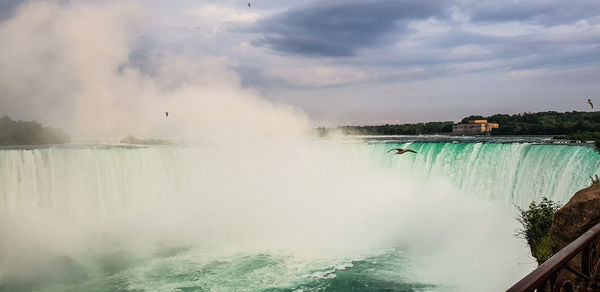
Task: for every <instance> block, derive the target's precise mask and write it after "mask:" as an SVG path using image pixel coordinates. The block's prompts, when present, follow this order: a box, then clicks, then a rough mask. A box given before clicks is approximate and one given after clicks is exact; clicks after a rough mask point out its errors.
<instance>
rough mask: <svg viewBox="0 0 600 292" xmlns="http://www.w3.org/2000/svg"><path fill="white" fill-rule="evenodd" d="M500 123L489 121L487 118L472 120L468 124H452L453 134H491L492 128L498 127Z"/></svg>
mask: <svg viewBox="0 0 600 292" xmlns="http://www.w3.org/2000/svg"><path fill="white" fill-rule="evenodd" d="M499 126H500V125H499V124H498V123H488V121H487V120H471V121H469V122H468V123H466V124H456V125H454V126H452V134H456V135H489V134H490V132H492V129H496V128H498V127H499Z"/></svg>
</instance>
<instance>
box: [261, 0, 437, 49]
mask: <svg viewBox="0 0 600 292" xmlns="http://www.w3.org/2000/svg"><path fill="white" fill-rule="evenodd" d="M444 3H445V2H442V1H392V0H382V1H373V2H368V3H365V2H356V1H343V2H340V1H337V2H334V3H318V4H312V5H309V6H304V7H299V8H292V9H289V10H287V11H285V12H282V13H279V14H276V15H274V16H272V17H270V18H267V19H265V20H263V21H261V22H259V23H258V24H257V28H256V30H257V31H258V32H260V33H262V34H263V35H264V37H263V38H261V39H258V40H255V41H254V42H253V44H254V45H257V46H266V47H269V48H271V49H273V50H277V51H282V52H288V53H295V54H304V55H318V56H335V57H341V56H352V55H354V54H355V52H356V50H357V49H359V48H363V47H369V46H375V45H377V44H379V43H380V42H384V41H385V35H386V34H387V33H390V32H392V31H393V32H394V33H396V34H398V33H403V32H406V30H407V27H406V24H407V23H408V22H409V21H410V20H416V19H426V18H429V17H440V16H442V15H443V14H444V11H445V5H443V4H444Z"/></svg>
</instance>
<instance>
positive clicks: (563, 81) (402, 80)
mask: <svg viewBox="0 0 600 292" xmlns="http://www.w3.org/2000/svg"><path fill="white" fill-rule="evenodd" d="M94 1H95V2H98V1H99V0H94ZM22 2H24V1H19V0H2V1H0V21H6V20H7V19H10V18H11V17H12V16H13V15H14V14H15V11H17V10H16V9H17V7H18V6H19V4H20V3H22ZM67 2H68V1H63V2H62V3H67ZM140 2H141V3H142V5H143V6H145V7H146V8H147V9H148V11H150V12H149V13H150V15H151V19H152V21H151V22H150V24H148V25H147V26H146V28H145V29H144V30H143V31H141V32H140V33H139V35H138V36H137V38H136V41H135V44H134V50H133V51H132V53H131V54H130V57H129V59H130V62H131V64H134V66H137V67H138V68H140V70H143V71H144V72H147V74H152V72H153V61H154V60H155V59H156V58H159V57H160V56H161V55H165V54H174V53H176V54H182V55H185V56H186V57H189V58H203V57H207V56H209V57H222V58H225V59H226V60H227V64H228V66H229V67H230V69H231V70H232V71H233V72H235V73H236V74H237V75H238V76H239V82H241V85H242V87H244V88H246V89H248V90H250V91H253V92H257V93H258V94H259V95H261V96H263V97H264V98H265V99H268V100H270V101H272V102H275V103H282V104H289V105H293V106H296V107H298V108H300V109H302V110H303V111H305V112H306V113H308V114H309V116H310V117H311V118H312V120H313V121H314V123H315V124H317V125H339V124H377V123H386V122H398V123H404V122H422V121H439V120H454V121H457V120H460V119H461V118H462V117H464V116H466V115H471V114H484V115H485V114H493V113H518V112H524V111H546V110H555V111H570V110H588V108H587V104H586V103H585V101H586V99H587V98H592V100H595V101H597V103H598V104H600V82H599V81H600V79H599V78H600V77H599V76H600V66H599V65H600V2H599V1H597V0H589V1H588V0H582V1H578V0H577V1H574V0H565V1H562V0H528V1H519V0H511V1H504V0H493V1H480V0H456V1H420V0H414V1H410V0H408V1H407V0H400V1H393V0H382V1H354V0H343V1H338V0H332V1H287V0H253V1H251V7H248V3H247V1H239V0H236V1H229V0H226V1H223V0H220V1H210V0H209V1H202V0H193V1H192V0H178V1H165V0H140ZM90 33H91V34H93V33H94V32H93V31H91V32H90Z"/></svg>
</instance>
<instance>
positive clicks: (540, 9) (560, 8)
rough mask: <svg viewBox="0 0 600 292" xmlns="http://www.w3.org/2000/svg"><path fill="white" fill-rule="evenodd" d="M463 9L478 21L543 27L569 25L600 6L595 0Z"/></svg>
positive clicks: (479, 4)
mask: <svg viewBox="0 0 600 292" xmlns="http://www.w3.org/2000/svg"><path fill="white" fill-rule="evenodd" d="M462 9H464V10H465V11H468V12H469V14H470V16H471V20H472V21H475V22H479V21H490V22H505V21H519V22H533V23H538V24H543V25H557V24H563V23H570V22H574V21H578V20H581V19H587V18H591V17H595V16H598V14H600V5H599V4H598V1H595V0H583V1H568V0H532V1H517V2H515V1H507V0H494V1H473V2H468V4H466V5H465V6H464V7H463V8H462Z"/></svg>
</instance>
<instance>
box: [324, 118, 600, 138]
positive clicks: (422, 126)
mask: <svg viewBox="0 0 600 292" xmlns="http://www.w3.org/2000/svg"><path fill="white" fill-rule="evenodd" d="M470 120H488V122H493V123H498V124H500V127H499V128H497V129H493V130H492V133H491V134H492V135H549V136H557V138H562V139H572V140H587V141H591V140H598V139H600V112H577V111H572V112H563V113H561V112H555V111H548V112H538V113H519V114H514V115H508V114H495V115H491V116H475V115H473V116H468V117H465V118H464V119H462V120H461V123H467V122H468V121H470ZM453 124H454V123H453V122H451V121H447V122H429V123H416V124H401V125H389V124H386V125H378V126H339V127H337V128H318V129H317V132H318V133H319V134H321V135H325V134H327V133H329V132H331V131H335V130H338V131H340V132H341V133H343V134H345V135H419V134H444V133H446V134H449V133H452V125H453Z"/></svg>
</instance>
